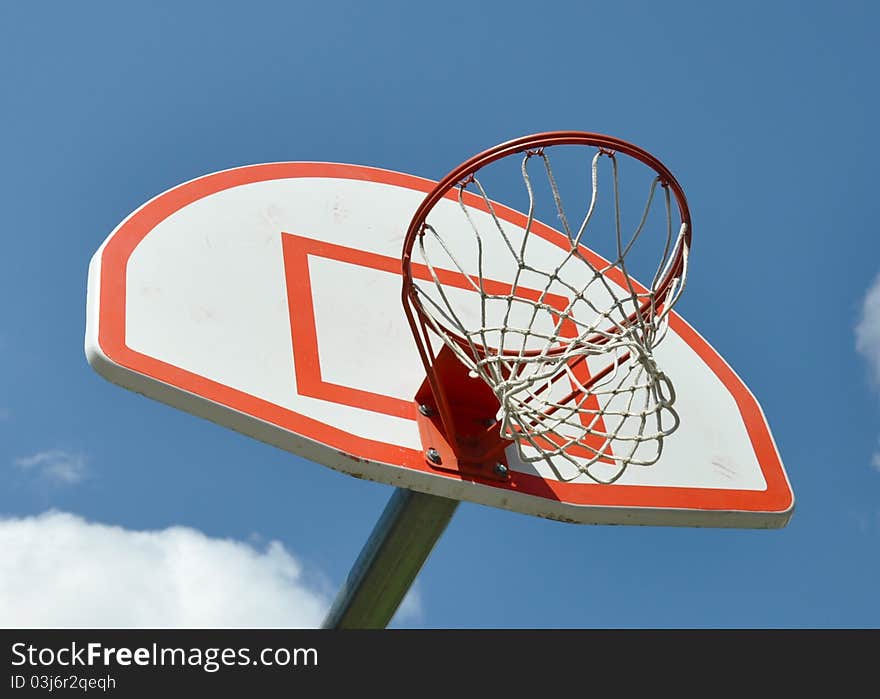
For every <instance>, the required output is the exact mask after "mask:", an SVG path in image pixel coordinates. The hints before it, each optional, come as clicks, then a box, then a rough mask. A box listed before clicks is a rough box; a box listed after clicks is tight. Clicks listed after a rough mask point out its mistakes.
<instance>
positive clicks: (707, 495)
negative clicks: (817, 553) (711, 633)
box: [85, 162, 794, 528]
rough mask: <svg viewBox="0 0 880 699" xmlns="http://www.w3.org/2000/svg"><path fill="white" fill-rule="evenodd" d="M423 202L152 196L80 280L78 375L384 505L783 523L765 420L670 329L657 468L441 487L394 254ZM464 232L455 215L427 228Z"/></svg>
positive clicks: (272, 182)
mask: <svg viewBox="0 0 880 699" xmlns="http://www.w3.org/2000/svg"><path fill="white" fill-rule="evenodd" d="M434 184H435V183H434V182H432V181H430V180H426V179H422V178H419V177H414V176H411V175H406V174H401V173H397V172H391V171H387V170H380V169H375V168H369V167H363V166H357V165H343V164H333V163H304V162H281V163H269V164H262V165H253V166H247V167H240V168H235V169H232V170H227V171H223V172H218V173H214V174H210V175H207V176H204V177H201V178H198V179H196V180H192V181H190V182H187V183H184V184H182V185H180V186H178V187H175V188H173V189H171V190H169V191H167V192H165V193H163V194H161V195H159V196H157V197H155V198H154V199H152V200H150V201H149V202H147V203H146V204H144V205H143V206H142V207H141V208H139V209H138V210H136V211H135V212H134V213H132V214H131V215H130V216H129V217H128V218H127V219H125V220H124V221H123V222H122V223H121V224H120V225H119V226H118V227H117V228H116V229H115V230H114V231H113V232H112V233H111V234H110V236H109V237H108V238H107V239H106V240H105V242H104V243H103V245H102V246H101V247H100V248H99V249H98V251H97V252H96V253H95V255H94V257H93V259H92V261H91V265H90V269H89V282H88V301H87V327H86V338H85V351H86V355H87V358H88V361H89V363H90V364H91V365H92V367H94V369H95V370H96V371H98V372H99V373H100V374H101V375H102V376H104V377H105V378H107V379H109V380H110V381H112V382H114V383H116V384H119V385H121V386H123V387H125V388H128V389H131V390H134V391H137V392H139V393H142V394H145V395H147V396H149V397H151V398H154V399H157V400H159V401H162V402H164V403H167V404H169V405H172V406H174V407H177V408H180V409H183V410H185V411H188V412H190V413H193V414H195V415H198V416H201V417H203V418H206V419H209V420H212V421H214V422H217V423H219V424H222V425H225V426H227V427H229V428H232V429H234V430H237V431H239V432H241V433H243V434H246V435H249V436H251V437H254V438H256V439H259V440H262V441H264V442H267V443H270V444H273V445H275V446H277V447H280V448H282V449H285V450H287V451H290V452H292V453H294V454H297V455H299V456H302V457H304V458H306V459H309V460H311V461H315V462H318V463H320V464H323V465H326V466H329V467H331V468H333V469H337V470H339V471H342V472H344V473H347V474H350V475H353V476H356V477H359V478H367V479H370V480H374V481H378V482H382V483H387V484H389V485H393V486H399V487H405V488H410V489H413V490H417V491H420V492H424V493H430V494H435V495H439V496H444V497H449V498H455V499H460V500H466V501H471V502H475V503H481V504H485V505H490V506H496V507H501V508H506V509H509V510H514V511H518V512H523V513H527V514H532V515H538V516H542V517H548V518H551V519H557V520H562V521H570V522H580V523H596V524H639V525H669V526H718V527H757V528H775V527H781V526H784V525H785V524H786V523H787V522H788V519H789V517H790V515H791V512H792V510H793V506H794V498H793V494H792V491H791V488H790V485H789V483H788V479H787V477H786V474H785V471H784V469H783V466H782V463H781V460H780V457H779V453H778V451H777V448H776V445H775V444H774V441H773V437H772V435H771V433H770V429H769V426H768V424H767V421H766V419H765V418H764V415H763V413H762V410H761V408H760V406H759V405H758V403H757V401H756V399H755V398H754V396H753V395H752V394H751V392H750V391H749V389H748V388H747V387H746V385H745V384H744V383H743V381H742V380H741V379H740V378H739V377H738V376H737V375H736V373H735V372H734V371H733V370H732V369H731V368H730V366H728V364H727V363H726V362H725V361H724V360H723V359H722V358H721V356H720V355H719V354H718V353H717V352H716V351H715V350H714V349H713V348H712V347H711V346H710V345H709V344H708V343H707V342H706V341H705V340H704V339H703V338H702V337H701V336H700V335H699V334H698V333H697V332H696V331H695V330H694V329H693V328H692V327H691V326H690V325H688V323H687V322H686V321H685V320H684V319H682V318H681V317H680V316H679V315H677V314H676V313H675V312H672V313H671V314H670V320H669V332H668V336H667V337H666V338H665V340H664V342H663V344H662V345H660V346H658V347H657V349H656V355H657V358H658V361H659V362H661V363H662V365H663V366H664V368H665V370H666V371H667V373H668V374H669V375H670V376H672V377H674V380H675V382H676V383H675V385H676V390H677V402H676V409H677V411H678V414H679V415H680V418H681V425H680V427H679V428H678V430H677V431H676V432H675V433H674V434H673V435H672V436H670V437H669V438H668V440H667V443H666V445H665V448H664V452H663V456H662V459H661V460H660V461H659V462H658V463H656V464H654V465H652V466H651V467H649V468H648V467H646V468H639V467H631V468H629V469H627V471H626V473H625V474H624V475H623V476H622V477H621V478H620V479H619V480H617V481H616V482H614V483H613V484H599V483H596V482H595V481H593V480H591V479H589V478H586V477H583V476H577V477H570V478H569V477H563V478H560V477H559V475H558V474H557V473H554V471H553V470H552V469H550V468H548V467H547V466H546V465H543V464H541V463H540V462H538V463H535V462H528V463H527V462H524V461H523V460H521V459H520V458H519V457H518V455H517V453H516V450H513V449H511V450H510V451H508V452H507V453H506V457H507V465H508V466H509V469H510V473H509V478H507V479H506V480H504V481H500V480H495V479H488V478H480V477H476V476H469V475H462V474H456V473H451V472H448V471H443V470H441V469H437V468H433V467H432V465H431V464H430V463H429V462H428V461H427V460H426V458H425V452H424V448H423V444H422V440H421V438H420V435H419V429H418V425H417V420H416V409H417V406H416V403H415V402H414V397H415V395H416V392H417V391H418V390H419V387H420V385H421V384H422V383H423V381H424V380H425V369H424V367H423V365H422V363H421V361H420V360H419V357H418V354H417V352H416V348H415V346H414V343H413V338H412V336H411V333H410V329H409V327H408V326H407V322H406V319H405V317H404V313H403V308H402V305H401V246H402V244H403V238H404V234H405V233H406V230H407V225H408V223H409V221H410V219H411V217H412V215H413V212H414V211H415V210H416V208H417V207H418V206H419V204H420V202H421V201H422V199H423V198H424V197H425V194H426V193H427V192H429V191H430V190H431V189H432V187H433V185H434ZM499 211H500V216H501V217H502V218H503V219H505V220H508V221H510V223H511V225H515V221H516V220H518V219H515V217H514V215H513V214H512V213H511V212H509V211H508V210H507V209H505V208H504V207H499ZM455 213H456V203H455V202H453V201H451V200H449V201H448V202H446V201H444V202H441V203H440V204H439V205H438V206H437V207H436V211H435V213H434V216H435V217H439V218H441V219H442V218H443V217H444V216H447V215H448V216H450V217H451V216H453V215H454V214H455ZM475 215H479V213H475ZM518 216H521V215H518ZM546 230H547V234H546V235H545V236H543V237H542V239H541V240H542V242H541V243H540V244H542V245H548V246H552V245H554V242H553V236H554V235H561V234H559V233H556V232H554V231H553V229H550V228H547V229H546ZM488 264H489V268H487V270H486V276H487V278H492V276H493V274H494V273H493V271H492V270H491V264H492V262H491V256H490V261H489V263H488ZM428 273H429V272H428V271H427V270H419V269H416V270H415V271H414V274H416V275H417V276H418V275H419V274H428ZM503 274H504V270H503V269H499V270H498V271H497V275H498V277H499V283H501V282H503ZM461 293H463V294H466V293H468V291H467V290H466V289H464V290H461Z"/></svg>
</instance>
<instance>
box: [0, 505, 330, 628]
mask: <svg viewBox="0 0 880 699" xmlns="http://www.w3.org/2000/svg"><path fill="white" fill-rule="evenodd" d="M0 551H3V556H2V557H0V625H2V626H3V627H6V628H22V627H41V628H47V627H66V628H73V627H77V628H79V627H88V628H96V627H99V628H106V627H117V628H144V627H160V628H233V627H254V628H265V627H278V628H307V627H316V626H318V625H320V623H321V620H322V619H323V616H324V613H325V610H326V608H327V606H328V595H326V594H325V593H324V592H323V591H321V590H317V589H314V586H313V585H311V584H309V583H307V582H306V580H307V579H309V577H310V576H308V575H306V573H305V571H304V569H303V566H302V565H301V564H300V562H299V561H298V560H297V559H296V558H295V557H294V556H293V555H292V554H291V553H290V552H288V551H287V550H286V549H285V548H284V546H283V545H282V544H281V543H279V542H277V541H275V542H270V543H269V544H268V545H267V546H265V547H260V548H257V547H255V546H252V545H249V544H247V543H244V542H240V541H234V540H229V539H214V538H210V537H208V536H206V535H205V534H203V533H202V532H200V531H198V530H195V529H190V528H187V527H171V528H168V529H163V530H160V531H133V530H130V529H123V528H122V527H116V526H108V525H105V524H96V523H93V522H88V521H86V520H84V519H82V518H81V517H78V516H75V515H72V514H67V513H62V512H47V513H45V514H43V515H40V516H37V517H26V518H22V519H5V520H4V519H0Z"/></svg>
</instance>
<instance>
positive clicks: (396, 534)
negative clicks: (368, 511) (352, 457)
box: [323, 488, 458, 629]
mask: <svg viewBox="0 0 880 699" xmlns="http://www.w3.org/2000/svg"><path fill="white" fill-rule="evenodd" d="M457 507H458V500H451V499H449V498H444V497H440V496H438V495H426V494H425V493H417V492H415V491H412V490H407V489H406V488H397V490H395V491H394V494H393V495H392V496H391V499H390V500H389V501H388V504H387V505H386V506H385V510H384V511H383V512H382V515H381V516H380V517H379V521H378V522H376V526H375V527H374V528H373V532H372V534H370V538H369V539H367V542H366V544H364V547H363V549H362V550H361V553H360V555H359V556H358V558H357V560H356V561H355V563H354V566H353V567H352V569H351V572H350V573H349V574H348V578H347V579H346V581H345V583H343V585H342V587H341V588H340V590H339V593H338V594H337V595H336V599H335V600H334V602H333V605H332V606H331V607H330V611H329V612H328V613H327V617H326V618H325V619H324V623H323V628H325V629H384V628H385V627H386V626H387V625H388V622H390V621H391V618H392V617H393V616H394V613H395V612H396V611H397V608H398V607H399V606H400V603H401V601H402V600H403V598H404V596H405V595H406V593H407V591H408V590H409V588H410V586H411V585H412V583H413V580H415V578H416V575H418V573H419V570H421V568H422V565H423V564H424V563H425V561H426V560H427V558H428V556H429V554H430V553H431V551H432V549H433V548H434V544H436V543H437V540H438V539H439V538H440V536H441V534H443V531H444V530H445V529H446V525H447V524H449V520H450V519H451V518H452V515H453V514H454V513H455V509H456V508H457Z"/></svg>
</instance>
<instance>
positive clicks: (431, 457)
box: [425, 447, 440, 464]
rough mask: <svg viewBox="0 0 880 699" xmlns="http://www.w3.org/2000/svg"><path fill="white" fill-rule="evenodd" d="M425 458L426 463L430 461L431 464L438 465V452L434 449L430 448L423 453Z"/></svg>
mask: <svg viewBox="0 0 880 699" xmlns="http://www.w3.org/2000/svg"><path fill="white" fill-rule="evenodd" d="M425 456H427V457H428V461H430V462H431V463H432V464H439V463H440V452H439V451H437V450H436V449H435V448H434V447H431V448H430V449H428V450H427V451H426V452H425Z"/></svg>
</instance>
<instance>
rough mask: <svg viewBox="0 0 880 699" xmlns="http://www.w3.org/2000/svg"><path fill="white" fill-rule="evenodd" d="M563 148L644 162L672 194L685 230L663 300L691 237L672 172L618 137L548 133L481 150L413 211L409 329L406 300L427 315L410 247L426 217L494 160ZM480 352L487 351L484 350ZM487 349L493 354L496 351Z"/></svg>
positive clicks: (405, 259)
mask: <svg viewBox="0 0 880 699" xmlns="http://www.w3.org/2000/svg"><path fill="white" fill-rule="evenodd" d="M563 145H581V146H593V147H595V148H600V149H603V150H605V151H608V152H609V154H610V155H614V154H616V153H623V154H624V155H628V156H630V157H631V158H634V159H636V160H638V161H640V162H642V163H644V164H645V165H647V166H648V167H650V168H651V169H652V170H654V171H655V172H656V173H657V175H658V176H659V177H660V182H661V184H662V185H663V186H664V187H668V188H669V189H670V190H671V191H672V194H673V196H674V197H675V201H676V204H677V205H678V209H679V214H680V216H681V222H682V223H683V224H686V228H685V233H684V237H683V240H682V244H681V245H677V246H676V248H675V249H674V250H673V252H672V255H673V258H672V261H671V264H670V265H669V270H668V271H667V273H666V276H665V277H664V278H663V279H662V280H661V281H660V283H659V284H658V286H657V291H656V295H657V296H658V297H662V295H663V294H664V293H665V292H666V291H667V289H668V287H669V285H670V284H671V283H672V280H673V279H675V278H676V277H677V276H678V274H679V273H680V272H681V269H682V267H683V257H684V249H685V248H688V249H689V248H690V244H691V234H692V225H691V217H690V210H689V209H688V204H687V198H686V197H685V194H684V190H683V189H682V188H681V185H680V184H679V183H678V180H676V179H675V176H674V175H673V174H672V172H670V170H669V169H668V168H667V167H666V166H665V165H664V164H663V163H662V162H660V160H658V159H657V158H656V157H654V156H653V155H651V154H650V153H649V152H648V151H646V150H644V149H642V148H639V147H638V146H636V145H634V144H632V143H629V142H627V141H624V140H622V139H620V138H615V137H614V136H606V135H605V134H598V133H589V132H586V131H547V132H544V133H537V134H532V135H529V136H522V137H520V138H516V139H513V140H511V141H507V142H505V143H501V144H499V145H497V146H494V147H492V148H489V149H488V150H485V151H483V152H482V153H478V154H477V155H475V156H474V157H472V158H470V159H469V160H466V161H465V162H463V163H462V164H461V165H459V166H458V167H457V168H455V169H454V170H452V171H451V172H450V173H449V174H448V175H446V177H444V178H443V179H442V180H440V181H439V182H438V183H437V185H436V186H435V187H434V189H432V190H431V191H430V192H429V193H428V194H427V195H426V196H425V198H424V199H423V200H422V203H421V204H420V205H419V207H418V208H417V209H416V212H415V214H414V215H413V218H412V220H411V221H410V224H409V227H408V228H407V231H406V237H405V238H404V242H403V254H402V264H403V270H402V273H403V301H404V307H406V311H407V316H408V318H409V320H410V326H411V327H412V329H413V332H414V333H415V332H416V325H415V322H414V319H413V318H412V317H411V316H410V311H409V304H408V303H407V301H409V302H410V303H411V304H412V306H413V307H414V308H415V310H416V312H417V313H418V315H419V317H420V318H421V319H422V321H423V322H424V321H425V320H426V317H427V313H426V312H425V310H424V308H423V307H422V304H421V302H420V301H419V299H418V296H417V294H416V293H415V292H414V288H415V284H414V282H413V277H412V249H413V245H414V244H415V241H416V237H417V236H418V235H419V233H420V232H421V230H422V227H423V225H424V224H425V221H426V219H427V218H428V214H429V213H430V212H431V210H432V209H433V208H434V206H435V205H436V204H437V203H438V202H439V201H440V200H441V199H443V198H444V197H446V196H448V195H449V193H450V192H451V191H452V190H453V189H454V188H455V187H457V186H458V185H460V184H461V183H462V181H463V180H465V179H467V178H468V177H470V176H471V175H473V174H474V173H476V172H477V171H478V170H480V169H481V168H483V167H485V166H486V165H489V164H491V163H493V162H495V161H497V160H501V159H502V158H505V157H507V156H510V155H516V154H518V153H524V152H526V151H529V150H534V149H539V148H547V147H550V146H563ZM648 305H649V302H646V304H645V305H644V306H643V307H642V308H641V309H640V313H644V312H645V311H646V310H647V307H648ZM636 315H637V314H636V313H633V314H632V315H631V316H630V317H629V318H628V319H627V321H626V322H627V323H632V322H633V321H634V320H635V318H636ZM446 331H447V332H448V333H449V334H450V335H451V336H452V337H453V338H455V339H456V341H460V342H461V343H463V345H468V343H467V341H466V340H465V339H464V338H462V337H460V336H459V335H458V334H457V333H456V332H455V331H454V330H451V329H449V328H446ZM479 349H481V350H483V351H486V349H487V348H479ZM488 349H490V350H491V351H494V349H495V348H488Z"/></svg>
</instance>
